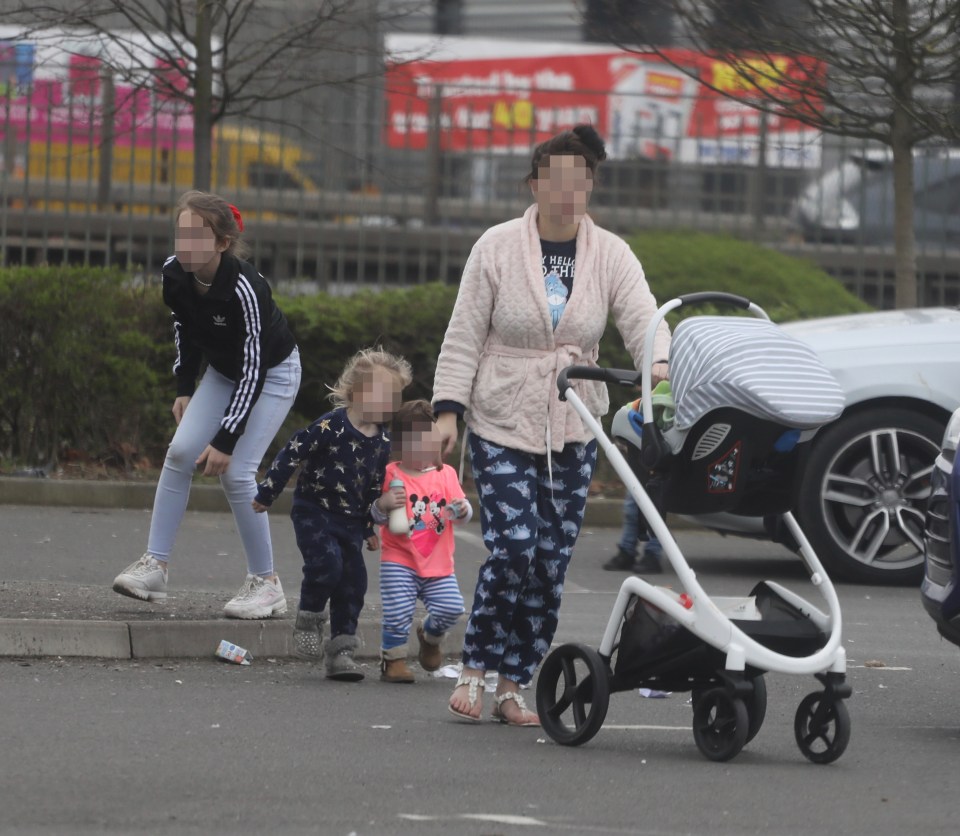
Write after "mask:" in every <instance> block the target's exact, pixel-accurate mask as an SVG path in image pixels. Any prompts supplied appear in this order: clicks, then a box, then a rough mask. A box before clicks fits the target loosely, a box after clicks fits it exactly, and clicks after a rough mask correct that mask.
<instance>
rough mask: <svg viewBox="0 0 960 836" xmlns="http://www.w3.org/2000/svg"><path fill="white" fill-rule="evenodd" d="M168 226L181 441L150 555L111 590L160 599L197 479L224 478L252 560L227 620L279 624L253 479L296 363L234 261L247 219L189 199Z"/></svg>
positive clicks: (279, 598) (278, 592)
mask: <svg viewBox="0 0 960 836" xmlns="http://www.w3.org/2000/svg"><path fill="white" fill-rule="evenodd" d="M174 217H175V218H176V246H175V249H176V253H175V255H172V256H170V258H168V259H167V261H166V263H165V264H164V265H163V299H164V301H165V302H166V303H167V305H168V306H169V307H170V309H171V311H172V312H173V322H174V340H175V343H176V348H177V359H176V363H175V364H174V367H173V371H174V374H175V375H176V380H177V397H176V400H175V401H174V402H173V417H174V420H175V421H176V422H177V431H176V433H175V434H174V436H173V441H172V442H171V443H170V447H169V449H168V451H167V457H166V459H165V461H164V463H163V472H162V473H161V475H160V482H159V484H158V486H157V494H156V497H155V499H154V505H153V517H152V519H151V523H150V535H149V539H148V541H147V551H146V553H145V554H144V555H143V557H141V558H140V559H139V560H137V561H136V562H135V563H133V564H131V565H130V566H129V567H128V568H127V569H126V570H124V571H123V572H122V573H121V574H120V575H118V576H117V578H116V580H115V581H114V583H113V588H114V590H116V591H117V592H119V593H121V594H123V595H129V596H131V597H133V598H140V599H143V600H146V601H152V600H157V599H163V598H166V595H167V592H166V587H167V562H168V560H169V558H170V553H171V551H172V548H173V542H174V539H175V538H176V535H177V530H178V528H179V527H180V522H181V520H182V519H183V513H184V511H185V510H186V507H187V499H188V496H189V493H190V483H191V479H192V477H193V474H194V472H195V471H196V470H197V469H200V470H201V471H202V472H203V474H204V475H206V476H219V477H220V482H221V484H222V485H223V489H224V492H225V493H226V495H227V499H228V501H229V502H230V506H231V507H232V509H233V515H234V518H235V520H236V523H237V530H238V531H239V533H240V539H241V540H242V541H243V546H244V549H245V551H246V553H247V578H246V581H245V582H244V584H243V587H242V588H241V590H240V592H239V593H238V594H237V595H236V596H235V597H234V598H233V599H232V600H231V601H230V602H229V603H228V604H227V605H226V607H225V613H226V615H227V616H228V617H232V618H268V617H270V616H271V615H280V614H282V613H284V612H285V611H286V608H287V604H286V599H285V598H284V594H283V589H282V587H281V586H280V580H279V578H278V577H277V575H276V573H275V572H274V568H273V549H272V546H271V542H270V529H269V523H268V520H267V517H266V516H265V515H262V514H256V513H255V512H254V511H253V509H252V507H251V501H252V499H253V497H254V496H255V495H256V492H257V484H256V475H257V469H258V468H259V466H260V462H261V460H262V459H263V456H264V454H265V453H266V450H267V447H268V445H269V444H270V442H271V441H272V440H273V438H274V436H275V435H276V434H277V431H278V430H279V429H280V426H281V424H282V423H283V420H284V418H285V417H286V415H287V412H288V411H289V410H290V407H291V406H292V405H293V400H294V398H295V396H296V394H297V389H298V388H299V386H300V358H299V353H298V351H297V346H296V342H295V341H294V338H293V335H292V334H291V333H290V329H289V327H288V326H287V320H286V318H285V317H284V315H283V313H282V312H281V311H280V309H279V308H278V307H277V306H276V304H275V303H274V301H273V297H272V294H271V292H270V286H269V285H268V284H267V282H266V280H265V279H264V278H263V276H261V275H260V274H259V273H258V272H257V270H256V268H255V267H254V266H253V265H252V264H250V263H249V262H246V261H243V260H241V258H242V256H243V254H244V247H243V244H242V242H241V240H240V233H241V232H242V230H243V221H242V219H241V216H240V213H239V212H238V211H237V209H236V207H234V206H231V205H230V204H228V203H227V202H226V201H225V200H224V199H223V198H221V197H218V196H217V195H212V194H206V193H204V192H198V191H190V192H187V193H186V194H185V195H183V197H182V198H180V201H179V202H178V203H177V207H176V210H175V215H174ZM204 361H206V363H207V367H206V370H205V371H204V372H203V376H202V377H201V378H200V383H199V385H197V377H198V376H199V375H200V370H201V366H202V364H203V362H204Z"/></svg>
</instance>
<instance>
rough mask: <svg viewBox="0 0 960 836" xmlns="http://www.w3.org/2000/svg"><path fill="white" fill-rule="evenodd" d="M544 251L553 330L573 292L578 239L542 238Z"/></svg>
mask: <svg viewBox="0 0 960 836" xmlns="http://www.w3.org/2000/svg"><path fill="white" fill-rule="evenodd" d="M540 251H541V252H542V253H543V256H542V266H543V284H544V287H545V289H546V292H547V304H548V305H549V306H550V317H551V318H552V319H553V330H554V331H556V330H557V323H558V322H559V321H560V317H561V316H563V310H564V308H566V306H567V300H568V299H569V298H570V294H571V293H572V292H573V273H574V268H575V266H576V261H577V239H576V238H572V239H571V240H569V241H544V240H543V239H542V238H541V239H540Z"/></svg>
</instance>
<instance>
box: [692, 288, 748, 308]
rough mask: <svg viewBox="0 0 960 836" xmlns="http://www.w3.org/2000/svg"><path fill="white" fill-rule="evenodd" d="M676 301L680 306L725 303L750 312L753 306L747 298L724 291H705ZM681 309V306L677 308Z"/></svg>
mask: <svg viewBox="0 0 960 836" xmlns="http://www.w3.org/2000/svg"><path fill="white" fill-rule="evenodd" d="M676 301H678V302H679V303H680V305H702V304H703V303H704V302H723V303H725V304H728V305H733V306H734V307H735V308H743V309H744V310H749V309H750V305H751V304H752V303H751V302H750V300H749V299H747V298H746V297H745V296H737V294H735V293H723V292H722V291H712V290H704V291H702V292H700V293H687V294H684V295H683V296H678V297H677V299H676ZM677 307H679V305H678V306H677Z"/></svg>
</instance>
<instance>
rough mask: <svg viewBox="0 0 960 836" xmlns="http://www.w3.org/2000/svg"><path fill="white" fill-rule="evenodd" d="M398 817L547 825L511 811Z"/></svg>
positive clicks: (398, 815)
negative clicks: (512, 813) (510, 812)
mask: <svg viewBox="0 0 960 836" xmlns="http://www.w3.org/2000/svg"><path fill="white" fill-rule="evenodd" d="M397 818H401V819H406V820H407V821H445V820H447V821H449V820H450V819H451V818H455V819H470V820H471V821H489V822H496V823H497V824H515V825H522V826H526V827H546V826H547V823H546V822H545V821H540V819H534V818H531V817H530V816H513V815H510V814H509V813H461V814H460V815H457V816H424V815H417V814H416V813H397Z"/></svg>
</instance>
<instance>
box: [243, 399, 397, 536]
mask: <svg viewBox="0 0 960 836" xmlns="http://www.w3.org/2000/svg"><path fill="white" fill-rule="evenodd" d="M389 457H390V436H389V434H388V433H387V430H386V428H385V427H384V426H382V425H381V427H380V431H379V432H378V433H377V434H376V435H374V436H372V437H370V436H366V435H364V434H363V433H362V432H360V430H358V429H357V428H356V427H354V426H353V424H351V423H350V419H349V418H348V417H347V410H346V409H345V408H343V407H341V408H340V409H335V410H333V411H332V412H328V413H327V414H326V415H323V416H321V417H320V418H318V419H317V420H316V421H314V422H313V423H312V424H311V425H310V426H309V427H304V428H303V429H302V430H299V431H297V432H296V433H294V435H293V437H292V438H291V439H290V440H289V441H288V442H287V443H286V445H285V446H284V448H283V449H282V450H281V451H280V452H279V453H277V456H276V458H275V459H274V460H273V464H271V465H270V469H269V470H268V471H267V474H266V476H264V478H263V480H262V481H261V482H260V483H259V484H258V485H257V502H259V503H260V504H261V505H272V504H273V502H274V500H276V498H277V497H278V496H280V494H281V492H282V491H283V489H284V487H285V486H286V484H287V482H288V481H289V480H290V477H291V476H292V475H293V472H294V470H296V469H297V468H300V475H299V477H298V478H297V487H296V490H295V492H294V495H293V501H294V503H295V504H296V503H309V504H310V505H315V506H317V507H318V508H322V509H324V510H327V511H332V512H335V513H337V514H342V515H343V516H345V517H350V518H353V519H358V520H363V521H364V523H365V530H366V533H365V535H364V536H369V535H371V534H373V533H374V529H373V520H372V518H371V516H370V506H371V505H372V504H373V502H374V500H376V499H377V497H379V496H380V494H381V492H382V489H383V474H384V471H385V470H386V467H387V461H388V460H389Z"/></svg>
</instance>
